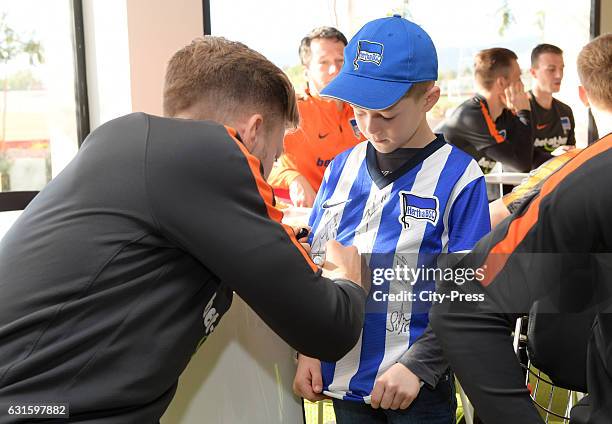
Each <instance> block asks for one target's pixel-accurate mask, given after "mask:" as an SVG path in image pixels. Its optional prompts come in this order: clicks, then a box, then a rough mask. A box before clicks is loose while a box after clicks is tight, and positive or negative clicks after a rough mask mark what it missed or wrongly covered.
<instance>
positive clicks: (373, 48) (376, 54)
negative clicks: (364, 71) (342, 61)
mask: <svg viewBox="0 0 612 424" xmlns="http://www.w3.org/2000/svg"><path fill="white" fill-rule="evenodd" d="M384 49H385V46H384V45H383V44H381V43H376V42H373V41H368V40H359V41H358V42H357V55H356V56H355V60H354V61H353V66H354V67H355V71H356V70H357V69H359V62H369V63H373V64H375V65H376V66H380V64H381V63H382V60H383V50H384Z"/></svg>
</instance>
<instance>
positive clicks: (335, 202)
mask: <svg viewBox="0 0 612 424" xmlns="http://www.w3.org/2000/svg"><path fill="white" fill-rule="evenodd" d="M350 201H351V199H346V200H332V199H327V200H326V201H324V202H323V203H322V204H321V207H322V208H323V209H329V208H333V207H334V206H340V205H343V204H345V203H348V202H350Z"/></svg>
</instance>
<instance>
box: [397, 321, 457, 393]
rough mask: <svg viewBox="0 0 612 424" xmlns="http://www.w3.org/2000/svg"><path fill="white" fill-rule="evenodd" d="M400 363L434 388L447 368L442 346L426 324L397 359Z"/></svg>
mask: <svg viewBox="0 0 612 424" xmlns="http://www.w3.org/2000/svg"><path fill="white" fill-rule="evenodd" d="M397 362H399V363H400V364H402V365H404V366H405V367H406V368H408V369H409V370H410V371H412V373H413V374H414V375H416V376H417V377H419V379H420V380H421V381H422V382H424V383H425V384H427V385H428V386H429V387H431V388H434V387H436V386H437V385H438V381H440V377H442V376H443V375H444V373H445V372H446V370H448V366H449V365H448V361H447V360H446V358H445V357H444V352H443V351H442V346H440V343H439V342H438V340H437V338H436V335H435V334H434V332H433V331H432V329H431V327H430V326H428V327H427V328H426V329H425V332H424V333H423V334H422V335H421V337H419V338H418V339H417V340H416V341H415V342H414V343H413V344H412V346H410V349H408V350H407V351H406V352H405V353H404V354H403V355H402V356H401V357H400V358H399V359H398V361H397Z"/></svg>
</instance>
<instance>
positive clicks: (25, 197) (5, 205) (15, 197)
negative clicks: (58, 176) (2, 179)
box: [0, 191, 38, 212]
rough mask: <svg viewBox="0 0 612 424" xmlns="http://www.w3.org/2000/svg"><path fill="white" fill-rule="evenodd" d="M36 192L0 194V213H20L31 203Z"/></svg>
mask: <svg viewBox="0 0 612 424" xmlns="http://www.w3.org/2000/svg"><path fill="white" fill-rule="evenodd" d="M37 194H38V192H37V191H8V192H6V193H0V212H9V211H21V210H23V209H25V207H26V206H28V204H29V203H30V202H31V201H32V199H33V198H34V196H36V195H37Z"/></svg>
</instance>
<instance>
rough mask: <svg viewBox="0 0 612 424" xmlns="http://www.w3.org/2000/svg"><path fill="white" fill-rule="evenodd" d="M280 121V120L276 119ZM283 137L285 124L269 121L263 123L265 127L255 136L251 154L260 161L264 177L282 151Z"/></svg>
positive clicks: (266, 177) (268, 173)
mask: <svg viewBox="0 0 612 424" xmlns="http://www.w3.org/2000/svg"><path fill="white" fill-rule="evenodd" d="M278 121H281V120H278ZM284 137H285V125H284V124H282V123H280V122H277V120H273V121H270V122H268V123H266V124H265V128H264V129H263V131H262V132H261V133H260V135H258V136H257V139H256V140H255V142H254V145H253V148H252V149H251V150H250V151H251V154H252V155H253V156H255V157H256V158H257V159H259V161H260V162H261V165H262V166H263V171H264V178H265V179H268V176H269V175H270V172H271V171H272V166H273V165H274V161H276V159H278V158H279V157H280V155H281V154H282V153H283V139H284Z"/></svg>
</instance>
